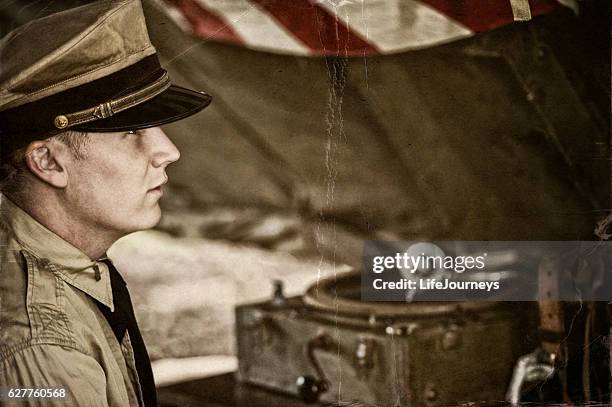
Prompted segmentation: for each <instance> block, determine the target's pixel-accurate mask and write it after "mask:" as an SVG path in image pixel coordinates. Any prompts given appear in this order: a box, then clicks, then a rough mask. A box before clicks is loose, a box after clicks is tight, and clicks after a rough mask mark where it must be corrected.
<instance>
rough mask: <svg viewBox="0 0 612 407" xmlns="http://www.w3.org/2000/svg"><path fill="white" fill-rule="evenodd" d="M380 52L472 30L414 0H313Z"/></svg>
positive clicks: (423, 44) (438, 40)
mask: <svg viewBox="0 0 612 407" xmlns="http://www.w3.org/2000/svg"><path fill="white" fill-rule="evenodd" d="M315 1H316V3H317V4H319V5H320V6H321V7H323V8H325V9H326V10H328V11H329V13H330V14H332V15H337V16H338V19H339V20H340V21H342V22H344V23H345V24H346V25H347V26H349V27H350V28H351V30H353V31H355V32H357V33H358V34H359V35H361V36H362V37H363V38H364V39H365V40H367V41H368V42H370V43H372V44H374V45H375V46H376V47H378V49H380V50H381V52H382V53H390V52H399V51H407V50H412V49H420V48H426V47H430V46H432V45H436V44H441V43H444V42H450V41H453V40H457V39H460V38H464V37H469V36H471V35H473V34H474V33H473V32H472V31H471V30H469V29H468V28H467V27H464V26H463V25H461V24H459V23H457V22H455V21H453V20H452V19H450V18H448V17H447V16H445V15H444V14H441V13H439V12H438V11H436V10H434V9H432V8H430V7H429V6H427V5H426V4H423V3H421V2H419V1H414V0H342V1H338V0H315Z"/></svg>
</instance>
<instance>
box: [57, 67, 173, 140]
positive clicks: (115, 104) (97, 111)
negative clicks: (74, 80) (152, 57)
mask: <svg viewBox="0 0 612 407" xmlns="http://www.w3.org/2000/svg"><path fill="white" fill-rule="evenodd" d="M170 85H171V83H170V77H169V76H168V73H167V72H164V73H163V75H162V76H160V77H159V79H157V80H155V82H152V83H151V84H149V85H147V86H145V87H144V88H141V89H139V90H137V91H135V92H132V93H130V94H128V95H125V96H122V97H120V98H118V99H112V100H109V101H106V102H104V103H101V104H99V105H97V106H94V107H91V108H89V109H84V110H79V111H78V112H72V113H66V114H60V115H57V116H55V119H54V120H53V125H54V126H55V128H57V129H66V128H69V127H72V126H76V125H79V124H83V123H87V122H92V121H94V120H99V119H105V118H107V117H111V116H113V115H114V114H116V113H119V112H122V111H124V110H127V109H129V108H131V107H134V106H136V105H139V104H141V103H144V102H146V101H147V100H149V99H152V98H154V97H155V96H157V95H159V94H160V93H162V92H163V91H165V90H166V89H168V88H169V87H170Z"/></svg>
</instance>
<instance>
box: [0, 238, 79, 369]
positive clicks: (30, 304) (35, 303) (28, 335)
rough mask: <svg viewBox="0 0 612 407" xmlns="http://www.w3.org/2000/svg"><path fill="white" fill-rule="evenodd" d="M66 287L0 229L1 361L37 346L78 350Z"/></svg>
mask: <svg viewBox="0 0 612 407" xmlns="http://www.w3.org/2000/svg"><path fill="white" fill-rule="evenodd" d="M63 290H64V285H63V284H61V282H60V281H58V279H57V277H56V276H55V275H54V274H53V273H51V272H49V271H47V270H44V269H41V265H40V264H39V262H38V260H37V259H36V258H35V257H33V256H32V255H30V254H29V253H28V252H27V251H26V250H25V249H24V248H23V247H21V245H20V244H19V243H18V242H17V241H16V240H15V239H14V238H13V237H12V236H11V234H10V233H9V232H7V231H6V230H3V228H0V359H4V358H6V357H9V356H10V355H12V354H14V353H15V352H18V351H20V350H21V349H23V348H24V347H28V346H31V345H32V344H36V343H49V344H58V345H63V346H68V347H74V348H76V343H75V340H74V338H73V335H72V334H71V330H70V326H69V321H68V318H67V317H66V314H65V312H64V309H63V308H64V307H63V304H62V299H63V297H64V295H63V292H62V291H63Z"/></svg>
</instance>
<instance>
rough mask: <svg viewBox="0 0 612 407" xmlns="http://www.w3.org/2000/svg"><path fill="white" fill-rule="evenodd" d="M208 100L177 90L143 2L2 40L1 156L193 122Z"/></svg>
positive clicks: (83, 10)
mask: <svg viewBox="0 0 612 407" xmlns="http://www.w3.org/2000/svg"><path fill="white" fill-rule="evenodd" d="M210 101H211V98H210V96H208V95H207V94H205V93H203V92H196V91H193V90H189V89H185V88H182V87H178V86H175V85H172V84H171V83H170V79H169V77H168V73H167V72H166V71H165V70H164V69H163V68H162V67H161V65H160V63H159V59H158V57H157V54H156V51H155V48H154V47H153V45H152V44H151V42H150V40H149V35H148V33H147V28H146V25H145V19H144V14H143V11H142V5H141V4H140V0H102V1H96V2H94V3H89V4H86V5H84V6H81V7H77V8H73V9H69V10H66V11H63V12H60V13H56V14H52V15H50V16H47V17H45V18H41V19H38V20H34V21H32V22H29V23H27V24H25V25H22V26H21V27H18V28H17V29H16V30H15V31H13V32H11V33H9V34H8V35H7V36H5V37H4V38H3V39H2V40H1V41H0V143H1V145H0V147H1V148H2V151H1V153H2V155H5V154H7V153H10V151H14V150H15V149H17V148H21V147H24V146H26V145H27V144H28V143H30V142H31V141H33V140H40V139H44V138H47V137H50V136H52V135H54V134H58V133H61V132H63V131H66V130H68V129H72V130H79V131H90V132H118V131H127V130H136V129H141V128H147V127H153V126H159V125H162V124H165V123H170V122H173V121H176V120H180V119H182V118H185V117H187V116H190V115H192V114H194V113H196V112H198V111H200V110H201V109H203V108H204V107H206V106H208V104H209V103H210Z"/></svg>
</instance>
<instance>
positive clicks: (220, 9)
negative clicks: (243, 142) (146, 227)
mask: <svg viewBox="0 0 612 407" xmlns="http://www.w3.org/2000/svg"><path fill="white" fill-rule="evenodd" d="M158 1H159V2H160V4H161V5H162V8H163V9H164V10H165V11H166V13H167V14H168V15H169V16H170V17H171V18H172V19H173V20H174V21H175V22H176V23H177V24H179V25H180V27H182V28H183V30H184V31H186V32H188V33H191V34H192V35H195V36H196V37H200V38H203V39H208V40H213V41H221V42H226V43H231V44H237V45H241V46H244V47H247V48H251V49H256V50H260V51H266V52H273V53H280V54H290V55H302V56H320V55H347V56H362V55H377V54H391V53H397V52H403V51H409V50H416V49H422V48H427V47H432V46H435V45H438V44H443V43H447V42H451V41H454V40H458V39H461V38H465V37H470V36H472V35H474V34H476V33H478V32H482V31H487V30H491V29H494V28H497V27H501V26H504V25H507V24H510V23H512V22H514V21H515V20H524V19H528V18H530V17H531V16H537V15H541V14H545V13H548V12H551V11H553V10H555V9H556V8H558V7H560V4H561V3H563V4H565V5H571V4H574V3H573V0H558V1H555V0H158Z"/></svg>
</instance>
